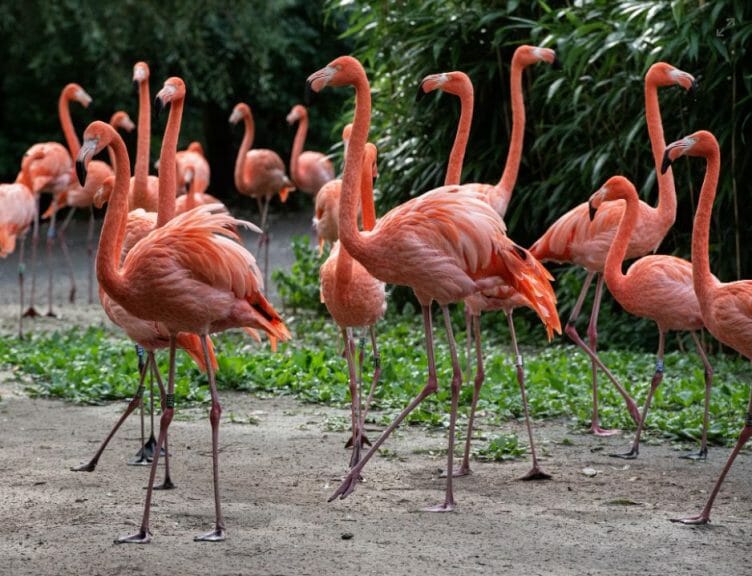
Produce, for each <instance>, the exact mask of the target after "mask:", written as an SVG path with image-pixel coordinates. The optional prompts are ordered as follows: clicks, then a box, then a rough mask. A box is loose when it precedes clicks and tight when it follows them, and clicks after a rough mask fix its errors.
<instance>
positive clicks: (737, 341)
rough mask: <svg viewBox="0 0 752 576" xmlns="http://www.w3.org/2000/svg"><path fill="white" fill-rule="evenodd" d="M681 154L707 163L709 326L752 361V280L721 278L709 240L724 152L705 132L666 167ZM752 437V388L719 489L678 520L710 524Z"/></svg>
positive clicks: (699, 267) (701, 257)
mask: <svg viewBox="0 0 752 576" xmlns="http://www.w3.org/2000/svg"><path fill="white" fill-rule="evenodd" d="M680 156H699V157H700V158H704V159H705V160H706V162H707V168H706V171H705V180H704V181H703V183H702V189H701V191H700V199H699V200H698V202H697V212H696V213H695V221H694V226H693V228H692V280H693V284H694V289H695V294H696V295H697V300H698V301H699V303H700V310H701V311H702V318H703V320H704V322H705V327H706V328H707V329H708V330H709V331H710V333H711V334H712V335H713V336H715V337H716V338H718V340H720V341H721V342H723V343H724V344H726V345H728V346H731V347H732V348H733V349H734V350H736V351H737V352H739V353H740V354H742V355H744V356H746V357H747V358H748V359H751V360H752V306H751V305H750V304H751V303H752V280H740V281H737V282H719V281H718V279H717V278H716V277H715V276H713V274H712V273H711V272H710V260H709V257H708V243H709V240H710V217H711V215H712V212H713V202H714V200H715V194H716V189H717V187H718V175H719V173H720V169H721V152H720V149H719V148H718V141H717V140H716V139H715V136H713V135H712V134H711V133H710V132H707V131H705V130H700V131H699V132H695V133H694V134H691V135H690V136H687V137H686V138H683V139H681V140H678V141H676V142H673V143H672V144H669V145H668V147H667V148H666V150H665V154H664V159H663V165H662V170H663V171H665V170H667V169H668V167H669V166H670V165H671V163H672V162H674V161H675V160H676V159H677V158H679V157H680ZM750 436H752V391H751V392H750V398H749V403H748V404H747V414H746V416H745V419H744V426H743V427H742V430H741V433H740V434H739V439H738V440H737V442H736V446H734V449H733V451H732V452H731V455H730V456H729V459H728V461H727V462H726V465H725V466H724V467H723V470H722V471H721V474H720V476H719V477H718V480H717V481H716V484H715V486H714V487H713V491H712V492H711V493H710V496H709V497H708V501H707V503H706V504H705V507H704V508H703V509H702V512H700V514H698V515H697V516H691V517H688V518H676V519H673V520H672V521H674V522H681V523H683V524H706V523H708V522H710V509H711V508H712V507H713V502H715V498H716V496H718V491H719V490H720V489H721V484H723V480H724V479H725V478H726V474H727V473H728V471H729V470H730V469H731V466H732V464H733V463H734V460H735V459H736V456H737V455H738V454H739V451H740V450H741V449H742V447H743V446H744V444H746V442H747V440H749V438H750Z"/></svg>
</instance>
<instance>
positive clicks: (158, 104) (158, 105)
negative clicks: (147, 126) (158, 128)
mask: <svg viewBox="0 0 752 576" xmlns="http://www.w3.org/2000/svg"><path fill="white" fill-rule="evenodd" d="M164 109H165V105H164V102H162V99H161V98H160V97H159V96H157V97H156V98H154V116H156V117H157V118H159V115H160V114H161V113H162V110H164Z"/></svg>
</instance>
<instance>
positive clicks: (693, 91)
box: [687, 80, 697, 100]
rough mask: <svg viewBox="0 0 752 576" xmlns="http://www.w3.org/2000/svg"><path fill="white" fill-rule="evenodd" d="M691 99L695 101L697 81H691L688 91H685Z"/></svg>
mask: <svg viewBox="0 0 752 576" xmlns="http://www.w3.org/2000/svg"><path fill="white" fill-rule="evenodd" d="M687 92H688V94H689V95H690V96H692V98H694V99H695V100H697V80H692V84H691V85H690V87H689V90H688V91H687Z"/></svg>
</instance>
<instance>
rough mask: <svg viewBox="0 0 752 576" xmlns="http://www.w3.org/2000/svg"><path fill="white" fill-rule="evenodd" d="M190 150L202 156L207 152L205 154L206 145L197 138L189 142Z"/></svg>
mask: <svg viewBox="0 0 752 576" xmlns="http://www.w3.org/2000/svg"><path fill="white" fill-rule="evenodd" d="M188 152H195V153H196V154H201V156H206V154H204V147H203V146H201V142H197V141H196V140H194V141H193V142H191V143H190V144H188Z"/></svg>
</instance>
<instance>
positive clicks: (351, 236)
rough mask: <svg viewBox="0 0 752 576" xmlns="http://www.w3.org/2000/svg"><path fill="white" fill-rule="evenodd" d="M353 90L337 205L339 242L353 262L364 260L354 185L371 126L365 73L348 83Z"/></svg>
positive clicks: (356, 190)
mask: <svg viewBox="0 0 752 576" xmlns="http://www.w3.org/2000/svg"><path fill="white" fill-rule="evenodd" d="M352 85H353V87H354V88H355V117H354V118H353V127H352V132H351V134H350V142H349V144H348V145H347V154H346V155H345V170H344V173H343V174H342V193H341V197H340V204H339V239H340V242H341V243H342V245H343V246H344V247H345V249H346V250H347V251H348V252H349V253H350V255H351V256H352V257H353V258H355V259H356V260H361V261H362V260H363V259H364V258H367V256H368V254H369V249H368V245H367V242H366V240H365V239H364V238H363V236H362V235H361V233H360V232H359V231H358V223H357V219H358V184H359V183H360V177H361V174H362V170H363V153H364V152H365V147H366V141H367V140H368V128H369V126H370V124H371V90H370V87H369V85H368V79H367V78H366V75H365V71H364V70H363V69H362V68H360V69H359V71H358V74H357V76H356V78H355V80H354V81H353V83H352Z"/></svg>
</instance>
